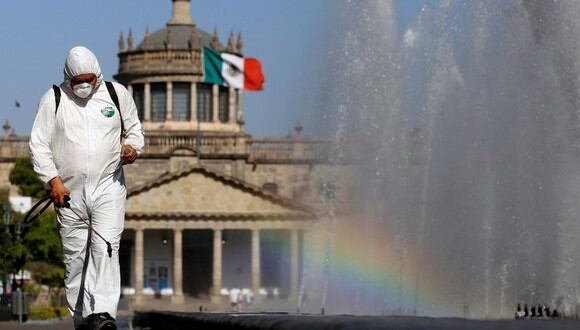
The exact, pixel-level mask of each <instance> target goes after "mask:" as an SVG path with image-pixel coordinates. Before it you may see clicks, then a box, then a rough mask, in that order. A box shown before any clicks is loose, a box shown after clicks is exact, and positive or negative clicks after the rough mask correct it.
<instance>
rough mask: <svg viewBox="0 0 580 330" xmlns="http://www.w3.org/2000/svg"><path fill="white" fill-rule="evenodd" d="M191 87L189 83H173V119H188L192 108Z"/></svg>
mask: <svg viewBox="0 0 580 330" xmlns="http://www.w3.org/2000/svg"><path fill="white" fill-rule="evenodd" d="M190 93H191V88H190V84H189V83H173V120H175V121H188V120H189V118H190V113H189V110H190V109H191V106H190V105H191V94H190Z"/></svg>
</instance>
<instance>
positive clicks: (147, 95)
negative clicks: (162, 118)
mask: <svg viewBox="0 0 580 330" xmlns="http://www.w3.org/2000/svg"><path fill="white" fill-rule="evenodd" d="M143 98H144V99H145V100H144V102H143V103H144V104H145V120H144V121H151V84H150V83H145V85H144V92H143Z"/></svg>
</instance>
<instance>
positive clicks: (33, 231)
mask: <svg viewBox="0 0 580 330" xmlns="http://www.w3.org/2000/svg"><path fill="white" fill-rule="evenodd" d="M24 244H25V245H26V247H27V248H28V250H29V252H30V255H29V258H28V260H30V261H44V262H46V263H49V264H52V265H58V266H62V249H61V244H60V237H59V235H58V230H57V222H56V214H55V213H54V212H45V213H43V214H42V215H41V216H40V217H39V218H38V219H37V220H36V221H34V222H32V223H31V224H30V225H29V227H28V228H27V230H26V233H25V235H24Z"/></svg>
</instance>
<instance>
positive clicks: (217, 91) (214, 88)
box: [211, 85, 220, 123]
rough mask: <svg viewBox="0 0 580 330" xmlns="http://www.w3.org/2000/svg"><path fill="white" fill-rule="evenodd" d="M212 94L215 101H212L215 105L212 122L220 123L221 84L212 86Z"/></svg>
mask: <svg viewBox="0 0 580 330" xmlns="http://www.w3.org/2000/svg"><path fill="white" fill-rule="evenodd" d="M211 94H212V98H213V101H212V103H213V104H212V105H213V109H212V112H213V114H212V117H213V118H212V122H214V123H219V121H220V120H219V118H218V110H219V107H220V104H219V103H220V102H219V101H220V97H219V96H220V86H218V85H213V86H212V93H211Z"/></svg>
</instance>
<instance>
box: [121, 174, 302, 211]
mask: <svg viewBox="0 0 580 330" xmlns="http://www.w3.org/2000/svg"><path fill="white" fill-rule="evenodd" d="M126 213H127V217H128V218H129V219H143V220H145V219H159V220H162V219H164V218H167V217H170V218H171V219H189V220H197V219H200V220H201V219H212V218H216V217H218V218H220V219H222V220H226V221H227V220H230V221H231V220H244V219H249V218H251V219H254V220H259V219H269V220H274V219H288V220H291V219H298V218H301V219H303V220H304V219H305V218H312V212H311V211H310V210H309V209H308V208H307V207H305V206H303V205H300V204H298V203H296V202H295V201H292V200H290V199H288V198H285V197H282V196H280V195H277V194H273V193H270V192H268V191H265V190H263V189H261V188H260V187H257V186H254V185H251V184H249V183H247V182H245V181H242V180H239V179H237V178H234V177H231V176H228V175H225V174H222V173H219V172H216V171H213V170H210V169H208V168H206V167H203V166H200V165H194V166H192V167H191V168H188V169H186V170H183V171H179V172H174V173H168V174H165V175H162V176H161V177H159V178H157V179H155V180H153V181H150V182H147V183H145V184H143V185H140V186H138V187H135V188H134V189H131V190H130V191H129V192H128V194H127V204H126Z"/></svg>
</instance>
